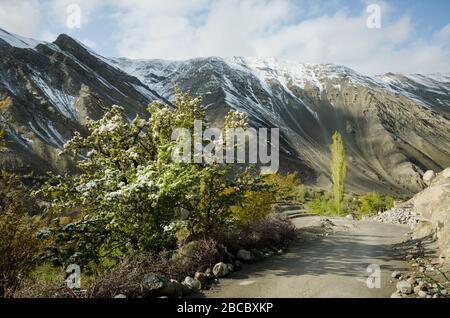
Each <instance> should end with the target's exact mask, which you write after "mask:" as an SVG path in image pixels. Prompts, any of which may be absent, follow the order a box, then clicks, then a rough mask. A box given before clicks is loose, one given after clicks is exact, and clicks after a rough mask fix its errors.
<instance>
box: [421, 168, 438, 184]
mask: <svg viewBox="0 0 450 318" xmlns="http://www.w3.org/2000/svg"><path fill="white" fill-rule="evenodd" d="M435 177H436V174H435V173H434V171H433V170H428V171H427V172H425V173H424V174H423V177H422V178H423V182H425V184H426V185H428V186H429V185H430V184H431V181H433V179H434V178H435Z"/></svg>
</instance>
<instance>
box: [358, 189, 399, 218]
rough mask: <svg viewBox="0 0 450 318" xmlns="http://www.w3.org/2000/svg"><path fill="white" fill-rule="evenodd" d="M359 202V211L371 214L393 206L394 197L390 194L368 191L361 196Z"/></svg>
mask: <svg viewBox="0 0 450 318" xmlns="http://www.w3.org/2000/svg"><path fill="white" fill-rule="evenodd" d="M359 202H360V206H359V212H360V213H362V214H366V215H370V214H375V213H377V212H380V211H386V210H389V209H390V208H392V207H393V205H394V198H393V197H392V196H390V195H381V194H379V193H375V192H368V193H366V194H364V195H362V196H361V197H360V198H359Z"/></svg>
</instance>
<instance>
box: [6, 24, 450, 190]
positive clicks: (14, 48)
mask: <svg viewBox="0 0 450 318" xmlns="http://www.w3.org/2000/svg"><path fill="white" fill-rule="evenodd" d="M0 56H1V60H0V101H3V102H1V103H2V104H3V105H6V106H3V108H4V109H5V110H3V113H4V114H3V117H5V119H7V121H8V123H9V126H8V127H9V128H8V138H9V139H10V141H11V146H10V150H9V152H8V155H7V156H4V155H2V159H1V162H3V165H9V166H10V167H13V168H15V169H23V170H27V166H29V167H28V170H30V169H32V170H33V169H34V170H36V167H39V171H44V170H46V169H53V170H59V171H61V170H64V169H65V168H66V166H67V164H68V163H66V162H63V161H61V159H58V157H57V156H56V152H57V150H58V149H59V148H61V147H62V144H63V143H64V142H65V141H66V140H67V139H68V138H70V136H71V135H72V134H73V132H74V131H75V130H80V131H83V124H84V123H85V121H86V119H87V118H98V117H100V116H101V115H102V113H103V112H104V110H105V109H106V108H108V107H110V106H111V105H112V104H119V105H122V106H124V107H125V108H126V110H127V116H129V117H130V118H131V117H133V116H134V115H135V114H137V113H142V111H143V110H144V107H145V105H146V104H147V103H148V102H149V101H151V100H154V99H161V100H171V99H172V97H173V94H174V84H177V85H179V86H180V88H181V89H182V90H189V91H190V92H191V94H192V95H196V96H201V97H202V98H203V102H204V104H205V105H206V106H207V109H208V116H209V117H210V119H212V120H213V121H215V122H216V123H217V124H218V125H220V124H221V120H222V118H223V115H224V114H225V113H226V111H227V110H228V109H230V108H233V109H238V110H241V111H244V112H246V113H248V114H249V118H250V122H251V125H253V126H256V127H259V126H264V127H279V128H280V130H281V147H282V149H281V166H282V169H283V170H284V171H286V170H298V171H299V172H300V174H301V176H302V178H303V180H305V181H308V182H312V183H318V184H320V185H326V184H327V183H328V182H329V181H328V180H329V178H328V175H329V174H328V165H329V143H330V137H331V134H332V133H333V132H334V131H336V130H338V131H340V132H341V133H342V135H343V137H344V139H345V143H346V149H347V153H348V156H349V178H348V186H349V188H350V189H353V190H378V191H386V192H399V193H409V192H413V191H417V190H418V189H420V188H421V187H422V183H421V173H422V172H423V171H424V170H426V169H434V170H439V169H441V168H444V167H447V166H450V120H449V118H450V76H449V75H448V74H434V75H420V74H416V75H400V74H390V73H389V74H386V75H382V76H366V75H363V74H360V73H358V72H356V71H354V70H352V69H350V68H347V67H344V66H338V65H332V64H302V63H298V62H293V61H286V60H278V59H273V58H242V57H234V58H227V59H222V58H199V59H193V60H187V61H164V60H129V59H124V58H120V59H108V58H104V57H102V56H100V55H98V54H97V53H95V52H94V51H92V50H90V49H89V48H87V47H85V46H84V45H82V44H81V43H79V42H78V41H76V40H74V39H72V38H70V37H68V36H66V35H61V36H60V37H58V39H57V40H56V41H55V42H54V43H40V42H37V41H34V40H30V39H26V38H22V37H19V36H15V35H12V34H10V33H7V32H6V31H3V30H2V31H0ZM0 107H1V104H0Z"/></svg>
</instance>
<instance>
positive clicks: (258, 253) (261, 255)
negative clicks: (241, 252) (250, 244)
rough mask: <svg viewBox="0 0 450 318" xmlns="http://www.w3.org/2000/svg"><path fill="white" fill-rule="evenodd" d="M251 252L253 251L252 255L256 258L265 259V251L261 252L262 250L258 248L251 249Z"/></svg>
mask: <svg viewBox="0 0 450 318" xmlns="http://www.w3.org/2000/svg"><path fill="white" fill-rule="evenodd" d="M251 253H252V257H253V258H254V259H255V260H258V261H259V260H262V259H264V253H263V252H261V251H260V250H257V249H253V250H252V251H251Z"/></svg>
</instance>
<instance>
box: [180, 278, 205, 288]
mask: <svg viewBox="0 0 450 318" xmlns="http://www.w3.org/2000/svg"><path fill="white" fill-rule="evenodd" d="M183 285H185V286H187V287H188V288H189V289H190V290H192V291H193V292H198V291H199V290H200V289H202V283H200V281H199V280H198V279H196V278H192V277H190V276H187V277H186V278H185V279H184V281H183Z"/></svg>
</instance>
